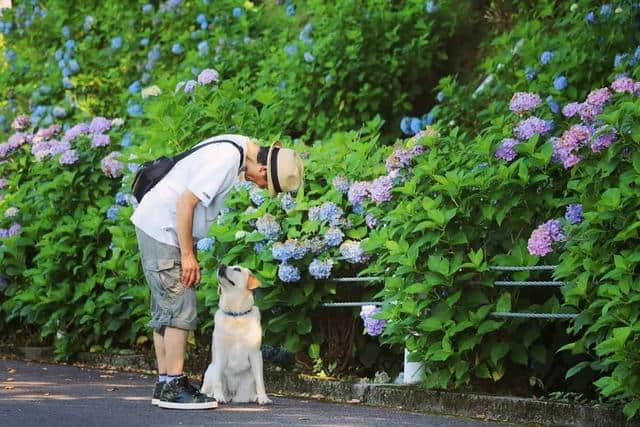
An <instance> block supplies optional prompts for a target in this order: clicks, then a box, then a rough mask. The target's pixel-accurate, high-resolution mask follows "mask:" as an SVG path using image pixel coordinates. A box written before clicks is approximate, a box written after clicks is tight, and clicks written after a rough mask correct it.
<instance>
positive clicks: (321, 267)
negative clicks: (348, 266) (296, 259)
mask: <svg viewBox="0 0 640 427" xmlns="http://www.w3.org/2000/svg"><path fill="white" fill-rule="evenodd" d="M332 268H333V261H332V260H331V259H327V260H325V261H322V260H320V259H318V258H315V259H314V260H313V261H311V264H309V274H311V276H312V277H313V278H314V279H318V280H321V279H328V278H329V276H330V275H331V269H332Z"/></svg>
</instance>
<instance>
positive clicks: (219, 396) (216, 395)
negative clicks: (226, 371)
mask: <svg viewBox="0 0 640 427" xmlns="http://www.w3.org/2000/svg"><path fill="white" fill-rule="evenodd" d="M213 398H214V399H216V402H218V403H228V402H229V400H227V398H226V397H225V395H224V394H222V393H215V392H214V393H213Z"/></svg>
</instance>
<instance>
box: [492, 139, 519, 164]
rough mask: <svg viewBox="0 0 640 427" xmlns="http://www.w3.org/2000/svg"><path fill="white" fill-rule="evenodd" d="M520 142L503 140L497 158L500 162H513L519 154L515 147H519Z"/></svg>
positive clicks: (496, 154) (497, 151)
mask: <svg viewBox="0 0 640 427" xmlns="http://www.w3.org/2000/svg"><path fill="white" fill-rule="evenodd" d="M519 143H520V141H518V140H517V139H513V138H505V139H503V140H502V144H501V145H500V147H499V148H498V149H497V150H496V153H495V158H496V159H499V160H505V161H507V162H512V161H513V160H514V159H515V158H516V156H517V155H518V153H517V152H516V150H514V147H515V146H516V145H518V144H519Z"/></svg>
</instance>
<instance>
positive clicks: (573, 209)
mask: <svg viewBox="0 0 640 427" xmlns="http://www.w3.org/2000/svg"><path fill="white" fill-rule="evenodd" d="M564 218H565V219H566V220H567V221H569V223H570V224H579V223H581V222H582V205H580V204H572V205H569V206H567V209H566V211H565V213H564Z"/></svg>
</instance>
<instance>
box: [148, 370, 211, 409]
mask: <svg viewBox="0 0 640 427" xmlns="http://www.w3.org/2000/svg"><path fill="white" fill-rule="evenodd" d="M158 406H159V407H160V408H165V409H213V408H217V407H218V402H216V400H215V399H213V398H211V397H207V396H206V395H204V394H202V393H200V392H199V391H198V390H197V389H196V388H195V387H194V386H192V385H191V384H189V380H188V379H187V377H186V376H182V377H180V378H177V379H175V380H173V381H171V382H168V383H165V385H164V387H162V391H161V392H160V402H158Z"/></svg>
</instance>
